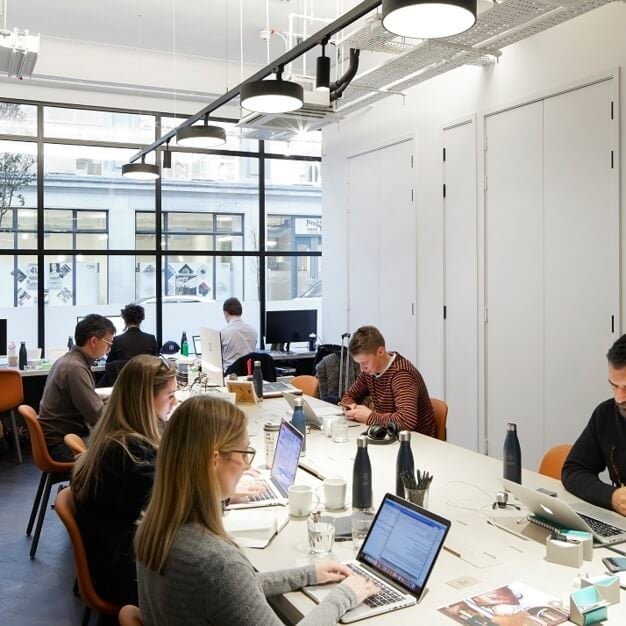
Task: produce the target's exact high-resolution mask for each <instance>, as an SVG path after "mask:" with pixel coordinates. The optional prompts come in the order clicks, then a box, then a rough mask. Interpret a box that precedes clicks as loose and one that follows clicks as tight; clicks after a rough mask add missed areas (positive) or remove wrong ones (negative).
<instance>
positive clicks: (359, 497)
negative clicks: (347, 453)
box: [352, 435, 372, 510]
mask: <svg viewBox="0 0 626 626" xmlns="http://www.w3.org/2000/svg"><path fill="white" fill-rule="evenodd" d="M352 508H354V509H360V510H368V509H371V508H372V464H371V463H370V457H369V454H368V453H367V436H365V435H360V436H359V437H358V438H357V440H356V457H355V458H354V469H353V471H352Z"/></svg>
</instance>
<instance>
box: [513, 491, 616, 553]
mask: <svg viewBox="0 0 626 626" xmlns="http://www.w3.org/2000/svg"><path fill="white" fill-rule="evenodd" d="M503 483H504V487H505V489H507V490H508V491H510V492H511V493H512V494H513V495H514V496H515V497H516V498H517V499H518V500H519V501H520V502H521V503H522V504H523V505H524V506H525V507H526V508H527V509H528V510H529V511H530V512H531V514H532V515H531V516H529V520H530V521H531V522H535V523H537V524H539V525H540V526H541V525H543V526H545V527H548V528H555V529H563V528H568V529H571V530H586V531H587V532H590V533H591V534H592V535H593V539H594V541H596V542H597V543H601V544H604V545H609V544H612V543H621V542H622V541H626V520H625V519H624V518H623V517H621V516H619V515H618V514H617V513H613V512H611V511H607V510H605V509H601V508H599V507H597V506H594V505H593V504H588V503H586V502H572V503H571V504H570V503H568V502H565V500H561V499H560V498H558V497H555V496H551V495H548V494H545V493H541V492H540V491H537V490H536V489H530V488H529V487H524V486H523V485H520V484H518V483H515V482H511V481H510V480H503Z"/></svg>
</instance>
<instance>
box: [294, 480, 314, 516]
mask: <svg viewBox="0 0 626 626" xmlns="http://www.w3.org/2000/svg"><path fill="white" fill-rule="evenodd" d="M287 493H288V495H289V513H290V515H293V516H294V517H306V516H307V515H309V514H310V513H311V510H312V509H313V498H315V499H316V504H315V507H316V508H317V506H318V505H319V502H320V499H319V498H318V497H317V495H315V494H314V493H313V489H312V488H311V487H309V485H291V487H289V489H288V490H287Z"/></svg>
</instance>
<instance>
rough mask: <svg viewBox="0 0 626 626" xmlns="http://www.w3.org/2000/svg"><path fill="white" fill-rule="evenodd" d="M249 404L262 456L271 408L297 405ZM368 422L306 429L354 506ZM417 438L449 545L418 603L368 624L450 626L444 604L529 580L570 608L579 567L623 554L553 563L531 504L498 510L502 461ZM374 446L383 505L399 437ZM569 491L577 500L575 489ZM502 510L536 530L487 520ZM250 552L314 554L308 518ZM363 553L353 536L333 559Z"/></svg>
mask: <svg viewBox="0 0 626 626" xmlns="http://www.w3.org/2000/svg"><path fill="white" fill-rule="evenodd" d="M309 400H310V401H311V402H312V404H316V403H317V404H321V402H320V401H317V400H312V399H309ZM241 408H242V409H244V410H245V412H246V413H247V415H248V417H249V420H250V422H249V431H250V436H251V445H252V446H253V447H255V448H257V450H258V451H259V454H258V457H260V459H261V460H260V462H261V463H262V462H263V461H262V459H263V457H264V455H263V432H262V425H263V423H264V422H265V421H267V419H268V418H270V417H273V418H276V417H279V416H287V415H289V411H288V405H287V403H286V401H285V400H284V399H282V398H281V399H275V400H265V401H263V402H262V403H260V404H259V405H256V406H247V407H246V406H243V405H241ZM361 431H362V429H361V428H350V429H349V434H348V437H349V441H348V442H347V443H341V444H338V443H333V442H332V440H331V439H329V438H327V437H326V436H324V435H323V434H322V433H321V432H319V431H317V430H313V431H312V432H311V433H310V434H309V435H308V436H307V450H306V455H305V457H304V458H305V460H306V462H307V463H311V464H313V465H315V467H317V468H319V469H320V471H321V472H322V474H323V475H325V476H341V477H343V478H345V479H346V480H347V482H348V503H347V504H348V507H349V505H350V496H351V487H350V485H351V482H352V464H353V461H354V455H355V452H356V443H355V441H356V437H357V436H358V435H359V434H360V433H361ZM411 447H412V450H413V455H414V458H415V466H416V467H418V468H420V469H422V470H427V471H429V472H431V473H432V474H433V475H434V479H433V482H432V485H431V488H430V494H429V505H428V508H429V509H431V510H432V511H434V512H436V513H438V514H439V515H442V516H443V517H446V518H448V519H450V520H451V522H452V526H451V529H450V533H449V535H448V538H447V540H446V544H445V545H446V548H447V549H444V550H442V552H441V554H440V556H439V559H438V561H437V563H436V565H435V569H434V571H433V573H432V575H431V577H430V580H429V582H428V585H427V592H426V594H425V595H424V597H423V598H422V600H421V602H420V603H419V604H418V605H417V606H415V607H411V608H408V609H402V611H400V612H397V611H396V612H391V613H387V614H385V615H381V616H378V617H374V618H370V619H369V620H368V621H367V623H368V624H370V623H371V624H391V623H394V622H395V623H398V622H400V623H403V624H405V623H409V622H416V623H421V624H428V625H429V626H430V625H438V624H441V625H445V624H448V626H450V625H451V624H454V623H455V622H454V621H453V620H452V619H451V618H449V617H446V616H444V615H443V614H441V613H439V612H438V610H437V609H438V608H440V607H442V606H445V605H448V604H451V603H453V602H455V601H458V600H462V599H463V598H466V597H468V596H473V595H476V594H478V593H481V592H485V591H489V590H491V589H495V588H497V587H500V586H502V585H506V584H508V583H512V582H522V583H525V584H527V585H529V586H531V587H534V588H536V589H539V590H543V591H544V592H546V593H548V594H550V595H552V596H554V597H556V598H557V599H559V600H562V601H563V602H567V605H566V606H567V607H568V606H569V594H570V592H571V591H572V590H573V589H574V587H573V584H574V581H575V579H576V576H577V574H579V573H580V574H582V575H587V574H588V575H590V576H596V575H601V574H603V573H605V571H606V570H605V568H604V566H603V565H602V562H601V559H602V557H605V556H615V553H613V552H611V551H609V550H607V549H605V548H598V549H595V550H594V558H593V561H591V562H587V561H586V562H584V564H583V566H582V568H581V569H580V572H579V570H577V569H575V568H572V567H566V566H562V565H556V564H554V563H548V562H547V561H546V560H545V558H544V556H545V545H544V544H542V543H539V542H538V541H537V540H535V539H543V538H545V532H546V531H543V529H539V528H537V527H535V526H533V525H530V524H528V523H527V522H523V523H521V524H517V523H516V522H517V520H520V519H522V518H523V517H524V516H525V515H524V511H522V512H519V511H517V510H514V509H510V510H509V511H507V512H504V511H500V510H499V511H498V512H494V511H493V510H492V507H491V504H492V503H493V501H494V500H495V494H496V492H497V491H500V490H502V481H501V477H502V462H501V461H499V460H496V459H493V458H490V457H486V456H484V455H481V454H478V453H476V452H472V451H470V450H466V449H464V448H460V447H458V446H455V445H452V444H449V443H446V442H441V441H438V440H436V439H432V438H430V437H425V436H423V435H418V434H416V433H412V440H411ZM368 449H369V456H370V460H371V463H372V473H373V484H374V502H375V504H378V503H379V502H380V501H381V499H382V497H383V495H384V494H385V493H386V492H387V491H391V492H393V491H394V489H395V464H396V455H397V452H398V444H391V445H370V446H369V448H368ZM258 457H257V458H258ZM296 480H300V478H297V479H296ZM311 480H313V481H314V483H313V484H319V485H321V482H319V481H317V479H315V478H312V477H310V476H307V478H306V482H308V483H310V481H311ZM315 481H317V483H316V482H315ZM523 482H524V484H525V485H528V486H530V487H539V486H544V487H547V488H549V489H552V490H554V491H557V492H558V493H559V494H560V495H563V494H564V490H563V487H562V485H561V483H560V482H558V481H556V480H553V479H551V478H548V477H545V476H541V475H539V474H537V473H535V472H532V471H528V470H524V473H523ZM567 498H568V499H569V500H573V497H572V496H571V495H568V496H567ZM350 512H351V511H350V508H347V509H346V510H345V511H344V512H343V513H339V514H345V515H348V514H349V513H350ZM333 514H336V512H333ZM493 515H495V516H496V520H498V521H500V522H502V523H504V524H507V525H508V526H509V527H510V528H513V529H516V530H519V531H520V532H523V533H525V534H527V535H529V536H531V537H533V538H534V539H527V540H524V539H522V538H521V537H518V536H515V535H514V534H511V533H508V532H505V531H504V530H501V529H500V528H496V527H493V526H491V525H489V524H488V521H487V520H488V519H489V518H492V516H493ZM624 547H625V548H626V546H624ZM451 551H452V552H455V553H457V554H460V555H461V557H458V556H455V555H454V554H453V553H452V552H451ZM246 554H247V555H248V557H249V558H250V560H251V561H252V563H253V564H254V566H255V567H256V568H257V569H258V570H260V571H267V570H273V569H281V568H288V567H293V566H297V565H303V564H306V563H311V562H313V559H312V556H311V555H310V554H309V551H308V543H307V532H306V523H305V522H304V521H302V520H296V519H291V520H290V521H289V523H288V524H287V526H286V527H285V528H284V529H283V530H282V531H281V532H280V533H279V534H278V535H277V536H276V537H274V539H273V540H272V542H271V543H270V544H269V546H268V547H267V548H265V549H263V550H253V549H247V550H246ZM354 556H355V552H354V551H353V549H352V544H351V542H341V543H339V542H336V543H335V547H334V549H333V553H332V554H331V558H335V559H337V560H348V559H351V558H354ZM463 577H465V579H466V580H465V582H466V583H467V586H466V587H464V588H462V589H457V588H455V587H453V586H452V585H451V584H450V583H451V582H452V581H457V580H459V579H460V578H463ZM286 598H287V600H288V602H290V603H291V605H293V607H295V608H296V609H297V610H298V611H300V612H301V613H303V614H305V613H307V612H308V611H310V610H311V608H312V607H313V606H314V604H313V602H312V601H311V600H309V599H308V598H307V597H306V596H304V594H302V593H300V592H294V593H290V594H287V595H286ZM608 617H609V619H608V620H607V621H605V622H603V623H604V624H625V623H626V606H625V603H621V604H618V605H613V606H610V607H609V608H608Z"/></svg>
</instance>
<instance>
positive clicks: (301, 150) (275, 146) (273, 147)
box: [265, 130, 322, 157]
mask: <svg viewBox="0 0 626 626" xmlns="http://www.w3.org/2000/svg"><path fill="white" fill-rule="evenodd" d="M265 151H266V152H267V153H268V154H283V155H285V156H313V157H321V156H322V132H321V131H319V130H314V131H312V132H309V133H306V132H301V133H294V135H293V137H292V138H291V140H289V141H266V142H265Z"/></svg>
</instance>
